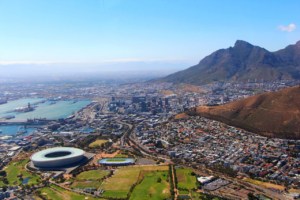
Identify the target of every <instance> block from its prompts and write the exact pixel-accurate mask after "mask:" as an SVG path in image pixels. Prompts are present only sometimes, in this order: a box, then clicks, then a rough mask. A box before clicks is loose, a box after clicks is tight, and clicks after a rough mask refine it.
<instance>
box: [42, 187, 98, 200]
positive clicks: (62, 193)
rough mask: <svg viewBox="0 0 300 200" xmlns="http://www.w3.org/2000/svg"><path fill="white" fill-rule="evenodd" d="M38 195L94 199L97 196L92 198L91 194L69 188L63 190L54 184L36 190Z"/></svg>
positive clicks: (56, 199)
mask: <svg viewBox="0 0 300 200" xmlns="http://www.w3.org/2000/svg"><path fill="white" fill-rule="evenodd" d="M37 193H38V196H40V197H43V198H44V199H47V200H50V199H51V200H65V199H70V200H87V199H88V200H96V199H99V198H93V197H92V196H85V195H81V194H78V193H75V192H71V191H69V190H65V189H63V188H60V187H58V186H55V185H50V186H49V187H44V188H41V189H39V190H38V192H37Z"/></svg>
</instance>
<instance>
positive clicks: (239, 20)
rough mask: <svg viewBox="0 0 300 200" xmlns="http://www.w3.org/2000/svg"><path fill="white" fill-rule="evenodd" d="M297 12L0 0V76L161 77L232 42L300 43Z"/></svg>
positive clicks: (195, 4)
mask: <svg viewBox="0 0 300 200" xmlns="http://www.w3.org/2000/svg"><path fill="white" fill-rule="evenodd" d="M299 7H300V2H299V1H297V0H287V1H284V2H283V1H271V0H267V1H259V0H253V1H247V2H246V1H235V0H228V1H226V2H225V1H222V2H221V1H217V0H205V1H204V0H203V1H194V0H178V1H160V0H152V1H146V0H141V1H125V0H88V1H87V0H78V1H73V0H64V1H61V0H51V1H39V0H0V78H20V77H23V78H24V77H27V78H30V77H33V76H35V77H63V76H69V77H76V75H81V76H85V75H86V76H90V75H94V76H96V75H98V74H99V75H100V74H102V75H103V74H105V75H107V74H110V75H111V76H113V75H114V74H120V75H132V74H136V75H141V74H144V75H145V74H146V75H149V76H163V75H166V74H168V73H172V72H175V71H178V70H182V69H185V68H187V67H189V66H191V65H194V64H196V63H198V62H199V60H200V59H202V58H203V57H205V56H207V55H208V54H210V53H211V52H213V51H215V50H217V49H220V48H227V47H229V46H232V45H233V44H234V42H235V41H236V40H237V39H242V40H245V41H248V42H250V43H252V44H255V45H259V46H262V47H266V48H267V49H268V50H270V51H276V50H278V49H281V48H283V47H285V46H287V45H289V44H293V43H295V42H296V41H298V40H300V37H299V35H300V34H299V33H300V31H299V28H298V25H299V24H300V16H299V14H298V13H299V12H298V8H299ZM150 72H151V73H150ZM103 76H104V75H103Z"/></svg>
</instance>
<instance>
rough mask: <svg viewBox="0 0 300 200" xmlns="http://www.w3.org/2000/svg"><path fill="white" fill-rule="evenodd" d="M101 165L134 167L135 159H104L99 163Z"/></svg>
mask: <svg viewBox="0 0 300 200" xmlns="http://www.w3.org/2000/svg"><path fill="white" fill-rule="evenodd" d="M98 162H99V164H101V165H107V166H125V165H133V164H134V163H135V160H134V159H133V158H103V159H101V160H99V161H98Z"/></svg>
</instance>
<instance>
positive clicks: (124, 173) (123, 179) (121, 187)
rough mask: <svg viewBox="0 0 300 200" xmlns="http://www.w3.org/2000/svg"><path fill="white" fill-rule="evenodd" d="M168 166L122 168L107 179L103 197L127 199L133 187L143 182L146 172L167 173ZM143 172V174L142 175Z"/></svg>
mask: <svg viewBox="0 0 300 200" xmlns="http://www.w3.org/2000/svg"><path fill="white" fill-rule="evenodd" d="M167 170H168V166H153V165H148V166H130V167H122V168H119V169H117V170H116V171H115V172H114V175H113V176H112V177H110V178H108V179H106V180H105V181H104V182H103V184H102V186H101V189H103V190H104V191H105V192H104V193H103V197H107V198H126V197H127V194H128V193H129V191H130V188H131V187H132V185H134V184H135V183H136V182H137V181H138V180H141V179H142V178H143V177H142V175H143V174H144V172H145V171H147V172H151V171H167ZM141 172H143V173H141ZM116 183H118V184H116Z"/></svg>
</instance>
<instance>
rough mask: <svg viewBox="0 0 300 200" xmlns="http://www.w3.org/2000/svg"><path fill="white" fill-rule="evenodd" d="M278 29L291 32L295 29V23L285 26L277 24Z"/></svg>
mask: <svg viewBox="0 0 300 200" xmlns="http://www.w3.org/2000/svg"><path fill="white" fill-rule="evenodd" d="M278 29H279V30H281V31H285V32H292V31H294V30H295V29H296V24H294V23H291V24H289V25H287V26H284V25H280V26H278Z"/></svg>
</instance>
